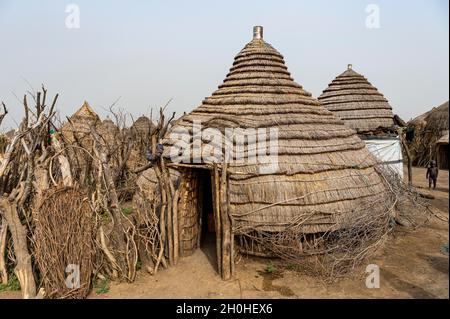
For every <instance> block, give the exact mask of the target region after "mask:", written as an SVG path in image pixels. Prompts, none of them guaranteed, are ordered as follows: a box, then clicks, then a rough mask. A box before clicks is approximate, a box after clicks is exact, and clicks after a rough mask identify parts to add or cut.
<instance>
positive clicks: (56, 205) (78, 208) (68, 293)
mask: <svg viewBox="0 0 450 319" xmlns="http://www.w3.org/2000/svg"><path fill="white" fill-rule="evenodd" d="M35 225H36V227H35V230H34V238H33V242H34V247H33V250H34V256H35V259H36V262H37V266H38V268H39V271H40V275H41V277H42V285H43V287H44V289H45V295H46V296H47V297H48V298H85V297H86V296H87V294H88V293H89V291H90V287H91V277H92V271H93V261H92V256H93V254H94V243H93V234H92V233H93V232H92V230H93V226H94V224H93V216H92V210H91V207H90V205H89V202H88V197H87V194H85V193H84V192H82V191H80V190H79V189H77V188H74V187H60V188H56V189H54V190H51V191H49V192H48V194H45V200H44V201H43V202H42V203H41V205H40V206H39V207H37V210H36V213H35ZM71 273H72V275H73V277H74V278H73V280H72V281H71V282H70V281H69V284H68V279H67V278H68V275H69V274H71ZM75 276H78V277H77V278H75Z"/></svg>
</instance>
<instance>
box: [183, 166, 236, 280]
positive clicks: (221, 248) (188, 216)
mask: <svg viewBox="0 0 450 319" xmlns="http://www.w3.org/2000/svg"><path fill="white" fill-rule="evenodd" d="M182 175H183V177H182V187H181V192H180V203H179V205H178V221H179V224H178V226H179V229H178V230H179V240H180V245H179V249H180V256H182V257H186V256H189V255H192V254H193V253H194V252H195V251H196V250H197V249H201V250H202V252H203V253H204V254H205V255H206V256H207V258H208V260H209V261H210V263H211V265H213V267H214V268H215V269H216V271H217V272H218V273H219V274H220V275H221V276H222V278H223V279H225V280H228V279H230V278H231V277H232V275H233V273H234V248H233V247H234V234H233V231H232V225H231V221H230V219H229V217H228V212H227V206H228V205H227V204H226V203H227V200H228V198H227V196H228V193H227V186H226V184H227V182H226V177H225V178H224V175H220V174H219V170H218V168H217V166H215V167H214V169H213V170H211V169H209V168H207V167H203V166H199V167H198V168H189V169H185V170H183V171H182ZM222 210H223V211H222Z"/></svg>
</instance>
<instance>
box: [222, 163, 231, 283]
mask: <svg viewBox="0 0 450 319" xmlns="http://www.w3.org/2000/svg"><path fill="white" fill-rule="evenodd" d="M220 215H221V221H222V279H224V280H229V279H231V262H232V259H233V258H232V257H231V223H230V219H229V217H228V207H227V164H226V163H224V164H223V166H222V177H221V181H220Z"/></svg>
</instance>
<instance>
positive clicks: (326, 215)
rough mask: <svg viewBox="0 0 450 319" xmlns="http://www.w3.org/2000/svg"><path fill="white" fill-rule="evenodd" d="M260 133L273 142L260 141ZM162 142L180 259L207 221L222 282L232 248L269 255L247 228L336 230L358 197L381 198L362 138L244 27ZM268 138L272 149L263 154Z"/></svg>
mask: <svg viewBox="0 0 450 319" xmlns="http://www.w3.org/2000/svg"><path fill="white" fill-rule="evenodd" d="M391 120H392V119H391ZM384 123H386V124H388V123H390V122H388V121H386V122H384ZM233 129H234V131H233V133H232V134H231V135H230V134H229V133H230V130H233ZM239 130H241V131H245V133H244V135H246V136H244V140H245V143H243V147H242V149H237V147H235V148H233V152H232V155H230V156H229V157H227V152H226V149H227V146H230V145H232V146H235V145H237V141H238V139H240V138H241V137H243V135H242V134H239V133H236V132H239ZM260 130H262V131H263V132H266V133H267V132H269V133H268V135H270V137H274V136H275V137H276V138H268V139H267V140H268V141H267V144H266V143H261V139H260V137H261V134H260V133H261V131H260ZM262 135H264V134H262ZM268 135H265V137H267V136H268ZM256 137H257V138H256ZM262 140H265V141H266V139H265V138H262ZM164 143H165V152H164V156H165V158H168V159H170V160H171V161H172V164H170V165H171V167H176V168H177V169H178V170H179V171H180V172H181V178H182V181H181V191H180V202H179V203H178V208H179V211H178V214H179V216H177V217H178V223H179V234H178V236H177V237H178V238H179V241H180V245H179V247H180V251H181V255H189V254H191V253H192V252H193V251H194V250H195V249H197V248H199V245H200V244H201V242H202V240H203V239H202V238H203V237H202V231H203V232H205V231H207V228H206V225H207V224H208V221H211V220H212V221H213V225H214V228H215V240H216V245H217V261H218V265H219V267H218V268H219V271H221V273H222V276H223V277H224V278H227V274H226V266H224V265H225V264H227V263H228V262H229V263H230V264H231V269H233V265H234V263H233V258H234V254H233V251H234V249H235V244H237V245H238V246H237V247H238V249H239V250H240V251H241V252H245V253H248V254H255V255H270V253H269V252H267V251H265V250H264V247H261V246H259V245H258V241H257V240H255V238H254V237H253V235H254V233H255V231H257V232H258V233H259V234H261V233H277V232H283V231H285V230H286V229H287V228H288V227H290V226H292V225H296V229H297V230H298V232H299V233H301V234H304V235H305V236H306V237H307V235H313V234H316V233H320V232H325V231H330V230H333V229H339V227H340V225H341V221H342V220H344V219H346V218H350V217H355V216H357V215H358V214H359V213H360V211H361V208H362V207H365V206H367V203H368V202H370V203H372V205H371V206H372V207H371V208H370V209H374V210H377V209H381V206H382V205H377V204H373V203H380V202H382V201H383V199H384V196H385V186H384V184H383V182H382V179H381V178H380V176H379V175H378V173H377V172H376V170H375V168H374V165H375V164H376V163H377V160H376V159H375V157H373V156H372V155H371V154H370V153H369V152H368V150H367V148H366V147H365V144H364V142H362V141H361V139H360V138H359V137H358V136H357V134H356V132H355V131H354V130H352V129H350V128H349V127H348V126H346V125H345V124H344V122H343V121H341V120H340V119H338V118H337V117H336V116H335V115H334V114H333V113H332V112H330V111H329V110H327V109H326V108H324V107H323V106H321V105H320V103H319V102H318V101H317V100H316V99H314V98H313V97H312V96H311V94H310V93H309V92H307V91H305V90H304V89H303V88H302V86H301V85H299V84H297V83H296V82H294V80H293V79H292V77H291V76H290V73H289V72H288V70H287V67H286V66H285V62H284V58H283V56H282V55H281V54H280V53H279V52H278V51H277V50H276V49H275V48H273V47H272V46H271V45H270V44H268V43H267V42H265V41H264V40H263V37H262V28H261V27H255V28H254V37H253V40H252V41H251V42H250V43H248V44H247V45H246V46H245V47H244V48H243V49H242V50H241V51H240V52H239V53H238V54H237V56H236V57H235V59H234V63H233V66H232V67H231V69H230V72H229V73H228V75H227V76H226V78H225V80H224V81H223V83H222V84H221V85H220V86H219V88H218V90H216V91H215V92H214V93H213V94H212V95H211V96H210V97H207V98H206V99H204V100H203V102H202V104H201V105H200V106H199V107H197V108H196V109H194V110H193V111H192V112H190V113H189V114H187V115H185V116H184V117H183V118H181V119H180V120H179V121H177V123H176V124H175V125H174V126H173V127H172V128H171V130H170V132H169V134H168V135H167V138H166V140H165V142H164ZM272 143H274V144H275V147H274V149H276V154H274V153H275V152H274V153H272V151H270V152H269V153H270V156H268V158H264V157H265V156H264V155H267V147H266V146H267V145H269V144H271V145H272ZM217 146H218V147H217ZM217 151H218V152H217ZM256 153H257V154H256ZM180 154H184V155H186V154H188V155H187V156H184V155H180ZM212 154H214V155H212ZM178 155H180V157H179V158H177V156H178ZM260 155H263V156H262V158H263V159H268V160H267V161H264V160H261V157H260ZM241 156H242V157H243V158H242V157H241ZM240 157H241V158H240ZM239 158H240V159H239ZM181 159H182V161H181ZM305 216H308V218H307V220H303V221H302V222H301V223H299V220H301V219H302V218H304V217H305ZM202 225H203V226H202ZM306 237H305V238H306ZM299 241H300V239H299ZM221 265H222V266H221ZM224 267H225V268H224ZM228 275H229V274H228Z"/></svg>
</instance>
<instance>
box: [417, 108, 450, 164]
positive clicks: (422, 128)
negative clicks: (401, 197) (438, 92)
mask: <svg viewBox="0 0 450 319" xmlns="http://www.w3.org/2000/svg"><path fill="white" fill-rule="evenodd" d="M448 112H449V108H448V101H447V102H444V103H443V104H441V105H439V106H438V107H434V108H432V109H431V110H430V111H428V112H426V113H424V114H422V115H419V116H418V117H416V118H414V119H413V120H411V121H409V122H408V129H409V130H410V131H411V132H413V134H412V136H411V139H410V141H409V148H410V149H411V151H412V152H413V157H414V161H413V164H414V165H416V166H428V165H429V163H430V161H431V160H437V162H438V166H439V168H443V169H448V161H449V160H448V131H449V125H448V124H449V121H448V120H449V119H448V117H449V113H448Z"/></svg>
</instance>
